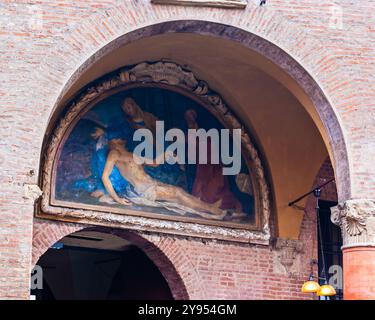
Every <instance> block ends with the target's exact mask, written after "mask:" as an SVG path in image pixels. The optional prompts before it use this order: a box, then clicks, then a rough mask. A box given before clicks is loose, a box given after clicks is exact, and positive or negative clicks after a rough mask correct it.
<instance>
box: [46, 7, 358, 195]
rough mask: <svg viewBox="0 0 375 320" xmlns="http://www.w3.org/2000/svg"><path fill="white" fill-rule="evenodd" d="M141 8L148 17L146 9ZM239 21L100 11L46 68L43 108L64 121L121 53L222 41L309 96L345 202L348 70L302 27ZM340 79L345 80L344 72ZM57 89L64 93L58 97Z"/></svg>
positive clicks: (190, 11) (258, 13)
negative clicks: (192, 38) (183, 39)
mask: <svg viewBox="0 0 375 320" xmlns="http://www.w3.org/2000/svg"><path fill="white" fill-rule="evenodd" d="M140 6H142V10H139V9H140ZM156 9H157V10H156ZM133 17H137V19H136V20H135V19H134V18H133ZM235 17H236V19H235V20H234V19H233V15H231V14H228V11H226V10H223V9H212V8H200V10H199V11H197V10H196V8H193V7H179V6H156V5H153V4H150V3H143V2H142V3H138V2H135V1H129V2H126V3H122V4H120V5H117V6H116V7H114V8H111V9H108V10H106V11H104V12H103V11H98V12H97V13H96V14H95V15H94V16H92V17H91V18H89V19H86V20H83V21H81V22H80V24H79V25H77V26H76V27H75V28H70V29H69V30H67V33H66V35H65V37H64V40H65V41H61V42H60V43H59V45H56V46H55V47H54V48H52V50H51V51H50V53H49V54H48V55H47V56H46V60H45V63H44V64H43V65H42V66H41V68H42V70H40V71H41V77H40V78H39V80H40V87H43V88H44V104H45V105H46V106H47V110H48V111H47V112H48V113H49V120H53V117H54V116H56V115H57V114H58V113H57V112H55V111H56V107H57V106H58V104H59V103H60V101H61V98H62V96H63V95H64V93H66V91H67V90H68V89H69V87H70V86H71V84H72V83H73V82H74V81H75V80H76V79H77V77H78V76H79V75H80V74H81V73H82V72H83V71H84V70H85V69H86V68H87V67H88V66H89V65H90V64H92V62H93V61H95V60H96V59H99V58H100V57H101V56H103V55H104V54H105V53H106V52H108V51H109V50H113V49H114V48H115V47H116V46H121V45H124V44H125V43H128V42H130V41H134V40H136V39H140V38H142V37H145V36H150V35H152V34H158V33H159V34H160V33H168V32H192V33H200V34H203V35H211V36H216V37H223V38H226V39H230V40H233V41H237V42H240V43H241V44H243V45H244V46H246V47H248V48H251V49H253V50H255V51H257V52H259V53H260V54H262V55H264V56H265V57H266V58H268V59H269V60H271V61H273V62H274V63H275V64H276V65H278V66H279V67H280V68H282V69H283V71H285V72H286V73H287V74H289V75H290V76H291V77H292V78H293V79H294V80H295V81H296V82H297V83H298V84H299V85H300V86H301V88H302V89H303V90H304V91H305V92H306V94H307V95H308V96H309V98H310V99H311V100H312V103H313V105H314V107H315V109H316V110H317V113H318V118H319V119H318V120H319V121H321V122H322V126H323V128H324V129H323V131H326V132H327V139H326V141H325V142H326V145H327V148H328V150H331V153H330V156H331V161H332V163H333V165H334V168H335V175H336V178H337V181H338V183H337V184H338V194H339V199H340V201H342V200H345V199H348V198H350V197H351V184H350V168H351V167H350V161H349V155H348V151H347V146H346V142H345V134H344V132H343V129H342V126H341V124H340V118H339V116H338V115H337V112H338V109H339V102H340V101H342V99H343V96H342V92H343V90H345V88H346V87H347V86H348V85H349V81H347V79H346V78H345V76H340V78H337V77H335V76H334V73H336V72H337V70H338V69H342V68H341V66H340V65H339V63H338V62H337V61H336V60H335V59H331V58H330V57H329V56H330V54H329V53H328V50H327V49H326V48H325V46H324V44H323V43H320V42H319V41H317V40H312V39H309V41H307V40H306V39H307V37H306V33H305V32H304V30H301V29H300V28H295V27H294V26H293V23H292V22H290V21H288V20H287V19H285V17H283V16H282V15H280V14H279V13H278V12H277V11H274V10H273V9H272V8H267V10H261V9H259V8H255V7H254V6H252V5H250V4H249V5H248V6H247V8H246V10H243V11H241V12H238V13H237V14H236V16H235ZM179 19H180V20H179ZM291 39H293V40H291ZM312 52H315V53H314V54H312ZM316 52H318V53H319V54H316ZM322 70H324V74H325V75H326V76H325V77H324V78H322V77H320V76H319V74H320V73H321V71H322ZM341 74H342V75H345V74H346V73H345V72H344V71H343V72H342V73H341ZM329 79H331V80H330V81H328V80H329ZM332 79H335V80H334V81H332ZM56 86H57V87H59V88H60V90H57V91H56V90H55V89H56ZM337 88H340V90H337ZM51 122H53V121H49V123H51ZM46 127H47V124H46ZM47 132H48V129H47Z"/></svg>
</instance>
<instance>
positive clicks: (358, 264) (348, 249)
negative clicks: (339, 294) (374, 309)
mask: <svg viewBox="0 0 375 320" xmlns="http://www.w3.org/2000/svg"><path fill="white" fill-rule="evenodd" d="M331 221H332V222H333V223H334V224H336V225H338V226H340V228H341V233H342V237H343V246H342V251H343V272H344V280H343V282H344V299H346V300H353V299H360V300H366V299H371V300H374V299H375V200H363V199H361V200H348V201H346V202H345V203H343V204H339V205H338V206H336V207H334V208H332V209H331Z"/></svg>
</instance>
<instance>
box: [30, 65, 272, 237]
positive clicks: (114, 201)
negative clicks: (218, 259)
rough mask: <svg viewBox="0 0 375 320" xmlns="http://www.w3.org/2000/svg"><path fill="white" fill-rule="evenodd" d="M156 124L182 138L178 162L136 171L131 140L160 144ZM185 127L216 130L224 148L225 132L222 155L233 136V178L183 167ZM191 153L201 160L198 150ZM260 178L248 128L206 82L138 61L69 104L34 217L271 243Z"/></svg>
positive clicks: (218, 168)
mask: <svg viewBox="0 0 375 320" xmlns="http://www.w3.org/2000/svg"><path fill="white" fill-rule="evenodd" d="M160 121H162V123H163V126H164V128H163V129H164V131H163V132H166V133H168V130H170V129H173V130H177V131H178V132H180V133H181V134H182V137H183V138H184V139H185V140H184V143H183V145H184V147H185V151H184V156H185V158H186V159H185V162H184V163H181V161H180V162H179V163H176V164H166V163H164V164H159V165H157V166H156V165H142V166H139V165H137V164H135V163H133V162H132V161H134V157H133V154H134V153H135V149H136V148H137V146H138V144H139V143H140V142H137V143H138V144H137V143H135V142H134V139H133V135H134V132H135V131H136V130H137V129H149V130H150V132H151V133H152V137H154V138H157V137H158V133H160V130H159V129H160V127H157V126H159V124H160V123H161V122H160ZM189 129H205V130H206V131H208V130H210V129H217V131H216V132H218V134H219V139H221V140H223V139H224V138H223V137H224V136H222V135H221V133H222V132H225V131H226V132H229V133H230V135H229V137H230V139H229V140H228V141H229V144H230V145H229V144H228V143H227V144H228V145H227V144H225V143H224V144H221V147H220V148H219V147H218V149H217V150H219V149H220V151H221V153H222V152H223V149H224V148H225V147H228V150H229V149H231V150H232V149H233V144H234V143H233V142H232V141H234V136H235V129H239V130H240V131H238V132H240V135H239V140H240V143H239V145H240V146H241V152H240V155H241V156H240V162H239V163H240V165H239V170H238V172H236V174H233V175H223V174H222V172H223V170H224V168H225V167H228V165H225V164H223V162H222V161H221V162H219V163H217V164H210V163H208V164H204V163H198V164H192V163H186V162H187V161H186V160H187V158H188V150H189V148H190V147H191V140H189V139H188V137H189V134H188V132H189ZM222 129H229V130H222ZM155 140H156V139H155ZM163 141H164V140H163ZM188 141H189V143H188ZM196 141H198V140H196ZM213 142H214V138H211V139H208V144H207V146H206V149H204V150H207V157H208V158H209V159H210V158H211V157H214V152H215V151H216V149H215V148H213V147H215V144H214V143H213ZM172 143H173V141H169V142H166V143H165V148H167V149H168V147H169V146H171V144H172ZM155 145H156V142H155V143H153V146H152V147H151V149H152V151H154V149H155ZM180 145H181V144H180ZM217 145H218V146H219V145H220V144H217ZM194 149H195V150H194V151H195V152H196V154H197V157H198V158H199V156H200V153H202V150H203V149H202V150H201V149H199V148H197V147H195V148H194ZM234 150H235V149H233V152H234ZM228 152H229V151H228ZM155 153H157V152H155ZM159 154H160V153H159ZM221 155H222V154H221ZM152 157H154V155H152ZM154 160H155V159H154ZM180 160H181V159H180ZM154 162H155V161H154ZM130 168H132V169H130ZM265 177H266V175H265V172H264V167H263V164H262V161H261V159H260V157H259V154H258V151H257V149H256V147H255V146H254V144H253V142H252V139H251V137H250V135H249V134H248V132H247V130H246V128H245V127H244V125H243V124H242V123H241V122H240V121H239V119H238V118H237V117H236V116H235V115H234V114H233V113H232V112H231V110H230V109H229V108H228V107H227V105H226V103H225V102H224V100H223V99H222V98H221V97H220V96H219V95H218V94H217V93H215V92H213V91H212V90H211V89H210V88H209V86H208V84H207V83H206V82H205V81H203V80H200V79H197V78H196V77H195V75H194V74H193V73H192V72H191V71H190V70H187V69H186V68H183V67H181V66H180V65H178V64H176V63H173V62H165V61H157V62H142V63H139V64H137V65H133V66H128V67H124V68H121V69H119V70H117V71H115V72H113V73H111V74H109V75H107V76H105V77H103V78H101V79H99V80H97V81H95V82H94V83H92V84H91V85H89V86H87V87H86V88H85V89H84V90H83V91H82V93H81V94H80V95H79V96H78V97H77V98H76V99H74V101H73V102H72V103H71V104H70V105H69V106H68V108H67V111H66V113H65V115H64V116H63V117H62V118H61V120H60V121H59V123H58V125H57V126H56V128H55V130H54V132H53V133H52V136H51V138H50V140H49V144H48V148H47V153H46V158H45V161H44V167H43V177H42V179H43V197H42V201H41V208H40V209H41V210H39V211H38V213H37V215H38V216H40V217H46V218H51V219H59V220H65V221H81V222H84V223H89V224H94V225H108V226H116V227H119V228H128V229H138V230H148V231H157V232H165V233H171V234H181V235H190V236H198V237H204V238H215V239H223V240H231V241H240V242H254V243H262V244H268V243H269V239H270V228H269V217H270V207H271V206H270V199H269V187H268V183H267V181H266V178H265Z"/></svg>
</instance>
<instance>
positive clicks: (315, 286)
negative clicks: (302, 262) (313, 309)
mask: <svg viewBox="0 0 375 320" xmlns="http://www.w3.org/2000/svg"><path fill="white" fill-rule="evenodd" d="M319 290H320V285H319V283H318V282H316V281H314V277H313V275H310V278H309V281H306V282H305V283H304V284H303V285H302V288H301V292H303V293H317V292H319Z"/></svg>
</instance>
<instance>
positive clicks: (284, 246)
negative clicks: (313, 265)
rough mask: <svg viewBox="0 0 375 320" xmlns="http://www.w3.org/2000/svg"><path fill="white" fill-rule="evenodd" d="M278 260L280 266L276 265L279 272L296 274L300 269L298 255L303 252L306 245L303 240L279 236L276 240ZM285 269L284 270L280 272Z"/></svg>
mask: <svg viewBox="0 0 375 320" xmlns="http://www.w3.org/2000/svg"><path fill="white" fill-rule="evenodd" d="M275 249H276V258H277V259H276V260H277V262H278V264H279V265H281V266H282V269H283V270H282V269H281V268H280V266H279V267H278V266H277V264H276V265H275V267H276V271H277V270H279V273H286V274H287V275H291V274H294V273H296V272H297V271H298V267H297V263H296V261H297V257H298V255H299V254H300V253H302V252H303V249H304V245H303V242H302V241H301V240H294V239H285V238H277V239H276V242H275ZM280 271H284V272H280Z"/></svg>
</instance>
